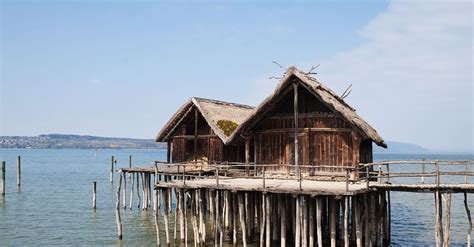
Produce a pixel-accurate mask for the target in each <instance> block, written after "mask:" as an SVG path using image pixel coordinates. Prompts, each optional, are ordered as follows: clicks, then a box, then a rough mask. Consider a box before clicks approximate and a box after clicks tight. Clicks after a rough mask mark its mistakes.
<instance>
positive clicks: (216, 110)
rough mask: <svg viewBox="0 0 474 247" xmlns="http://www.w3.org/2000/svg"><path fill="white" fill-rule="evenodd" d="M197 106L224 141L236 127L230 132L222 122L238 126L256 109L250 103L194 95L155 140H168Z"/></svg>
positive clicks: (226, 140)
mask: <svg viewBox="0 0 474 247" xmlns="http://www.w3.org/2000/svg"><path fill="white" fill-rule="evenodd" d="M195 107H196V108H197V109H198V110H199V112H200V113H201V114H202V116H203V117H204V119H205V120H206V122H207V123H208V124H209V126H210V127H211V128H212V130H213V131H214V133H216V135H217V136H218V137H219V138H220V139H221V140H222V142H224V143H226V142H228V139H229V137H230V136H231V134H232V130H234V129H235V128H231V132H229V129H228V127H227V126H222V123H231V124H230V126H235V124H236V125H237V126H238V125H240V124H241V123H242V122H243V121H244V120H245V119H246V118H247V116H248V115H249V114H250V113H251V112H252V111H253V109H254V107H252V106H248V105H242V104H236V103H229V102H224V101H218V100H211V99H203V98H195V97H194V98H191V99H190V100H189V101H188V102H186V103H185V104H184V105H182V106H181V108H179V110H178V111H177V112H176V113H175V114H174V115H173V117H171V119H170V120H169V121H168V123H166V125H165V126H164V127H163V128H162V129H161V131H160V133H158V135H157V136H156V139H155V140H156V141H157V142H164V141H167V140H168V138H169V137H170V135H171V134H172V133H173V131H174V130H175V128H176V127H177V126H178V125H179V124H180V123H181V121H182V120H183V119H184V118H185V117H186V116H187V115H188V114H189V113H190V112H191V111H192V110H193V109H195ZM218 123H219V124H218ZM225 127H227V128H225Z"/></svg>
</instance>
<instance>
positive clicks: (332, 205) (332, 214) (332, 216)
mask: <svg viewBox="0 0 474 247" xmlns="http://www.w3.org/2000/svg"><path fill="white" fill-rule="evenodd" d="M336 213H337V212H336V202H335V200H334V197H333V196H331V197H329V228H330V230H329V232H330V236H331V247H336Z"/></svg>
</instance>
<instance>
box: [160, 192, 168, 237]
mask: <svg viewBox="0 0 474 247" xmlns="http://www.w3.org/2000/svg"><path fill="white" fill-rule="evenodd" d="M167 190H168V189H162V190H161V195H162V196H161V197H162V198H163V200H161V202H162V207H163V220H164V222H165V235H166V244H167V245H169V244H170V233H169V222H168V212H169V211H168V200H169V198H168V191H167Z"/></svg>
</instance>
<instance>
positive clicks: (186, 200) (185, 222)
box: [183, 191, 188, 245]
mask: <svg viewBox="0 0 474 247" xmlns="http://www.w3.org/2000/svg"><path fill="white" fill-rule="evenodd" d="M187 202H188V196H187V195H186V191H184V200H183V214H184V244H185V245H187V244H188V217H187V216H186V215H187V211H188V210H187V207H188V203H187Z"/></svg>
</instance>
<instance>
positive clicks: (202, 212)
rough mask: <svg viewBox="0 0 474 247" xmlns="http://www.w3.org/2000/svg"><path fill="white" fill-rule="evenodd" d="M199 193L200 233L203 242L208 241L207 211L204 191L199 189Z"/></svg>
mask: <svg viewBox="0 0 474 247" xmlns="http://www.w3.org/2000/svg"><path fill="white" fill-rule="evenodd" d="M198 194H199V205H200V206H199V228H200V234H201V243H206V222H205V219H206V216H205V214H206V211H205V208H204V200H203V197H204V191H202V190H198Z"/></svg>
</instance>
